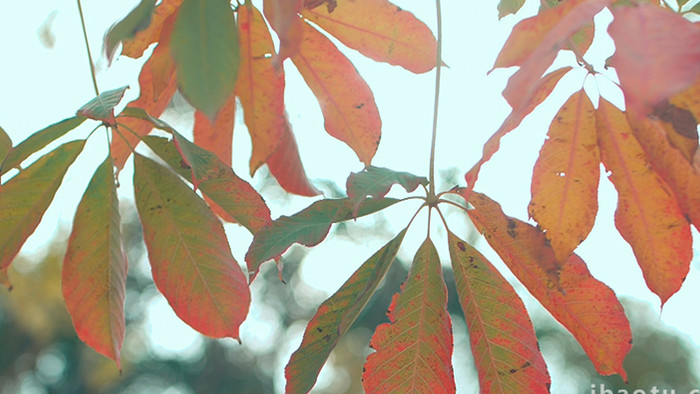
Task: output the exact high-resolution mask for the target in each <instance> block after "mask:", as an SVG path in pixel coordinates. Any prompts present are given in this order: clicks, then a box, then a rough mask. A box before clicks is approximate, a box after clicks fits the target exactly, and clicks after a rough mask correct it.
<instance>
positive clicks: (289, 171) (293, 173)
mask: <svg viewBox="0 0 700 394" xmlns="http://www.w3.org/2000/svg"><path fill="white" fill-rule="evenodd" d="M267 167H268V169H269V170H270V174H272V176H274V177H275V179H277V182H278V183H279V184H280V186H282V188H283V189H284V190H286V191H288V192H289V193H294V194H298V195H300V196H307V197H313V196H316V195H318V194H320V192H319V191H318V189H316V188H315V187H314V185H313V184H311V181H309V178H308V177H307V176H306V171H305V170H304V166H303V164H302V163H301V158H300V157H299V148H298V147H297V141H296V139H295V138H294V134H292V130H291V129H290V126H289V121H288V120H287V118H286V116H285V118H284V124H283V127H282V136H281V138H280V140H279V142H278V143H277V147H276V148H275V151H274V152H272V155H271V156H270V157H269V158H268V159H267Z"/></svg>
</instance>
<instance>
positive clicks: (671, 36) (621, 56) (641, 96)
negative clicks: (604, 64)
mask: <svg viewBox="0 0 700 394" xmlns="http://www.w3.org/2000/svg"><path fill="white" fill-rule="evenodd" d="M612 11H613V15H614V17H615V19H614V20H613V22H612V23H611V24H610V26H609V27H608V31H609V33H610V36H611V37H612V38H613V40H614V41H615V48H616V49H615V54H614V55H613V57H612V59H611V61H610V64H611V65H612V66H613V67H615V70H616V71H617V75H618V76H619V78H620V85H621V87H622V90H623V92H624V93H625V103H626V105H627V108H629V109H632V110H633V111H637V112H640V113H642V114H646V113H648V112H650V111H651V110H652V108H653V107H654V106H655V105H656V104H658V103H659V102H660V101H661V100H663V99H665V98H668V97H669V96H671V95H673V94H674V93H677V92H679V91H681V90H683V89H684V88H685V87H687V86H689V85H690V84H691V83H693V81H694V80H695V78H696V77H697V75H698V72H700V28H698V26H697V25H696V24H694V23H692V22H690V21H688V20H687V19H685V18H683V17H682V16H681V15H680V14H677V13H675V12H674V11H671V10H668V9H664V8H661V7H658V6H656V5H653V4H639V5H636V6H634V7H614V8H613V9H612ZM650 81H653V83H651V82H650Z"/></svg>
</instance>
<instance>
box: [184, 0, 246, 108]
mask: <svg viewBox="0 0 700 394" xmlns="http://www.w3.org/2000/svg"><path fill="white" fill-rule="evenodd" d="M170 53H171V55H172V57H173V60H174V61H175V64H176V65H177V80H178V85H179V87H180V92H181V93H182V95H183V96H185V98H187V101H189V103H190V104H192V106H193V107H195V108H196V109H198V110H200V111H202V112H204V113H205V114H206V115H207V116H208V117H209V119H214V118H215V117H216V114H217V112H219V109H221V107H223V106H224V104H225V103H226V100H227V99H228V97H229V96H230V95H231V94H232V93H233V88H234V87H235V86H236V78H237V75H238V66H239V62H240V54H239V49H238V31H237V29H236V22H235V20H234V16H233V11H232V10H231V4H230V2H229V1H228V0H184V1H183V2H182V5H181V6H180V11H179V12H178V14H177V19H176V20H175V26H174V27H173V31H172V36H171V42H170Z"/></svg>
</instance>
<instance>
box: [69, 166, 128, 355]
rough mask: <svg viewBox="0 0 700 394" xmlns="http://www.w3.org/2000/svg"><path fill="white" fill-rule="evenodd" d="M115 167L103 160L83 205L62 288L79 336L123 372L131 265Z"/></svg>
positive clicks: (78, 214) (74, 231)
mask: <svg viewBox="0 0 700 394" xmlns="http://www.w3.org/2000/svg"><path fill="white" fill-rule="evenodd" d="M113 163H114V161H113V159H112V157H111V156H110V157H108V158H107V159H106V160H105V161H104V162H102V164H101V165H100V166H99V167H98V168H97V170H96V171H95V174H94V175H93V177H92V180H91V181H90V183H89V184H88V187H87V190H85V194H84V195H83V198H82V199H81V201H80V204H79V205H78V209H77V211H76V213H75V219H74V220H73V231H72V232H71V236H70V239H69V240H68V249H67V250H66V257H65V259H64V261H63V273H62V283H61V287H62V290H63V299H64V300H65V302H66V308H67V309H68V313H69V314H70V316H71V319H72V321H73V326H74V327H75V332H76V333H77V334H78V337H80V339H81V340H82V341H83V342H85V343H86V344H87V345H89V346H90V347H92V348H93V349H95V350H96V351H97V352H98V353H100V354H103V355H105V356H107V357H109V358H111V359H113V360H115V361H116V362H117V367H118V368H120V369H121V366H120V355H121V347H122V343H123V342H124V331H125V323H124V297H125V293H126V272H127V262H126V255H125V253H124V245H123V243H122V236H121V230H120V226H121V221H120V216H119V201H118V200H117V187H116V184H115V178H114V164H113Z"/></svg>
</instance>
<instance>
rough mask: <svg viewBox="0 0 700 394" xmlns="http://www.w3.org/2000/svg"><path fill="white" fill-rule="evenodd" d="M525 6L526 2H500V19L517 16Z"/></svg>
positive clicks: (503, 0)
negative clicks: (512, 15)
mask: <svg viewBox="0 0 700 394" xmlns="http://www.w3.org/2000/svg"><path fill="white" fill-rule="evenodd" d="M524 4H525V0H500V1H499V2H498V19H501V18H503V17H504V16H508V15H510V14H515V13H516V12H518V11H519V10H520V9H521V8H522V7H523V5H524Z"/></svg>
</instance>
